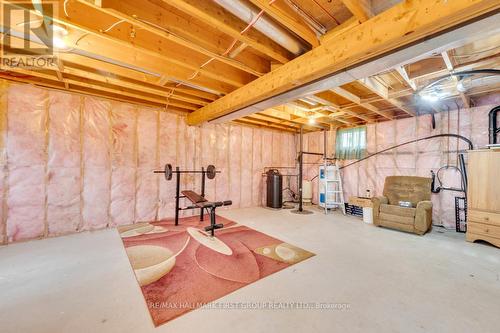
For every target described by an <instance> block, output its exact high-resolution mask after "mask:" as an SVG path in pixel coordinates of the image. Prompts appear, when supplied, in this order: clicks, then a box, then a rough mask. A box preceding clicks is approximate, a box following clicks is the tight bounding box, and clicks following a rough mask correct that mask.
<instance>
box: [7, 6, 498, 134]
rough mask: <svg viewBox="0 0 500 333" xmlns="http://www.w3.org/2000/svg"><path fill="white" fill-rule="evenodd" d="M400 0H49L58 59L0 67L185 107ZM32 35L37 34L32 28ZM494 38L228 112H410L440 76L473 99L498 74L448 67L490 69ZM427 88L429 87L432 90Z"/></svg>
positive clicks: (445, 94)
mask: <svg viewBox="0 0 500 333" xmlns="http://www.w3.org/2000/svg"><path fill="white" fill-rule="evenodd" d="M5 2H7V3H9V1H5ZM42 2H43V3H46V1H42ZM399 2H400V1H375V0H373V1H370V0H363V1H353V0H275V1H268V0H237V1H235V0H214V1H199V0H150V1H146V0H136V1H131V0H95V1H90V0H87V1H85V0H66V1H58V2H56V3H57V6H58V8H57V11H56V14H55V15H54V21H55V24H57V26H58V27H60V28H61V29H60V30H61V31H63V33H61V34H60V36H59V37H60V39H59V40H58V41H59V44H60V45H58V43H56V46H57V47H58V48H59V52H58V59H59V60H58V64H57V66H55V67H48V68H45V69H26V68H9V69H8V70H4V71H2V72H1V73H0V77H2V78H6V79H10V80H14V81H20V82H26V83H30V84H35V85H41V86H45V87H50V88H55V89H63V90H68V91H73V92H77V93H83V94H90V95H97V96H101V97H106V98H111V99H117V100H123V101H127V102H132V103H140V104H146V105H151V106H159V107H164V108H165V109H167V110H170V111H174V112H181V113H190V112H193V111H196V110H199V109H200V108H203V107H205V106H207V105H209V104H210V103H212V102H213V101H215V100H218V99H220V98H221V97H223V96H225V95H228V94H230V93H231V92H234V91H235V90H237V89H238V88H241V87H243V86H246V85H247V84H248V83H250V82H252V81H254V80H256V79H258V78H259V77H262V76H264V75H265V74H266V73H269V72H271V71H273V70H275V69H277V68H280V67H281V66H283V65H284V64H286V63H288V62H290V61H291V60H293V59H295V58H297V57H299V56H300V55H302V54H304V53H306V52H308V51H310V50H312V49H314V48H317V47H318V46H320V45H322V44H324V43H325V41H326V40H334V39H335V38H339V36H340V37H342V34H345V33H346V32H349V30H350V29H352V28H354V27H357V26H360V25H362V24H363V23H364V22H366V21H367V20H369V19H370V18H372V17H374V16H376V15H378V14H380V13H384V12H385V11H387V10H388V9H390V8H391V7H392V6H394V5H397V4H398V3H399ZM484 2H488V1H484ZM497 6H498V5H497ZM490 7H494V6H493V5H492V6H490ZM40 18H41V15H40V12H37V11H34V10H32V11H31V17H30V21H36V20H40ZM25 23H26V18H25V17H24V16H23V15H19V16H17V17H14V19H13V21H12V23H11V26H10V27H4V29H3V34H8V35H9V37H10V38H11V41H13V42H17V43H22V42H23V35H22V34H21V32H22V29H23V25H24V24H25ZM9 28H10V30H9ZM56 32H57V31H56ZM30 39H31V41H32V42H36V37H35V36H30ZM499 45H500V37H499V36H496V37H489V38H485V39H484V40H479V41H474V42H472V43H468V44H467V45H464V46H461V47H459V48H455V49H450V50H447V51H446V52H443V53H442V54H434V55H432V56H430V57H427V58H425V59H419V60H418V61H416V62H414V63H411V64H407V65H405V66H400V67H397V68H391V69H387V70H386V71H384V72H383V73H379V74H377V75H375V76H371V77H367V78H364V79H361V80H357V81H354V82H351V83H348V84H345V85H342V86H339V87H336V88H333V89H329V90H327V91H322V92H319V93H315V94H311V95H309V96H305V97H303V98H300V99H297V100H295V101H291V102H289V103H287V104H285V105H281V106H276V107H273V108H269V109H266V110H261V111H259V112H257V113H254V114H251V115H246V116H244V117H241V118H239V119H236V120H234V121H236V122H239V123H245V124H249V125H254V126H265V127H270V128H275V129H280V130H286V131H296V130H297V129H298V128H300V127H303V128H304V129H305V130H306V131H313V130H319V129H323V128H329V127H341V126H356V125H359V124H364V123H370V122H377V121H384V120H391V119H396V118H401V117H411V116H415V115H416V114H419V113H422V112H429V111H432V110H438V109H439V108H440V103H427V104H423V103H421V99H420V98H417V97H419V96H420V93H421V92H422V91H423V89H424V88H425V89H427V90H429V89H430V88H426V87H427V86H428V85H429V84H430V83H432V82H433V81H435V80H436V79H439V78H441V77H448V79H443V80H442V82H440V84H439V89H438V90H439V91H438V93H439V96H438V97H439V99H440V100H454V101H457V102H460V103H462V104H463V105H465V106H470V105H471V103H473V100H474V98H475V97H476V96H479V95H482V94H487V93H491V92H495V91H498V88H499V82H498V80H496V79H494V78H492V77H491V76H488V75H483V76H481V77H479V78H475V77H474V78H469V77H457V76H453V77H452V76H450V75H449V74H450V73H455V72H460V71H464V70H468V71H469V70H477V69H495V68H498V65H499V64H500V58H499ZM464 80H465V81H464ZM457 87H459V88H460V90H458V89H457ZM436 89H437V88H436V87H434V88H433V90H432V91H430V90H429V91H430V93H429V94H428V95H429V96H430V98H431V99H433V98H436V93H437V92H436V91H437V90H436ZM433 94H434V95H433ZM471 99H472V100H471Z"/></svg>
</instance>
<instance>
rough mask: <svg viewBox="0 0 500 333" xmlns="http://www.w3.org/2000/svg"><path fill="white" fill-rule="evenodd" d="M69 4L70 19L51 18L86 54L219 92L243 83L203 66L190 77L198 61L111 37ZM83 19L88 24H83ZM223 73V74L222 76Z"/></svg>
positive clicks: (75, 46)
mask: <svg viewBox="0 0 500 333" xmlns="http://www.w3.org/2000/svg"><path fill="white" fill-rule="evenodd" d="M58 3H59V5H60V6H61V8H60V11H61V12H62V11H63V9H62V6H63V4H62V2H58ZM76 4H77V3H76ZM71 8H73V12H72V13H73V15H74V16H73V17H74V18H73V20H72V21H71V20H70V19H61V17H59V18H54V21H55V22H57V23H58V24H62V25H63V26H65V27H66V28H67V30H68V31H69V32H70V35H71V40H72V42H71V43H70V46H71V47H72V48H73V49H78V50H81V51H84V52H86V53H87V54H88V55H92V54H95V52H99V57H100V58H107V59H112V60H114V61H116V62H119V63H124V64H128V65H130V66H134V67H138V68H142V69H144V70H148V71H150V72H154V73H158V74H160V75H165V76H168V77H171V78H174V79H175V80H178V81H181V82H182V81H189V82H190V83H192V84H193V85H197V86H200V87H205V88H207V89H209V90H212V91H214V92H218V93H228V92H230V91H232V90H234V89H235V87H236V86H241V85H243V84H245V83H246V80H245V81H241V82H239V83H238V82H237V80H239V79H241V78H236V81H234V79H235V78H231V75H228V76H226V75H221V74H220V73H210V72H208V71H207V70H203V69H202V70H199V75H197V76H194V77H193V78H192V79H190V78H191V77H192V76H193V73H194V72H196V71H197V69H198V67H197V66H198V65H197V64H196V65H195V64H192V65H190V64H189V62H187V63H184V62H183V60H180V59H178V58H176V57H174V56H166V55H164V54H161V53H158V52H156V51H153V50H150V49H145V48H143V47H139V46H136V45H135V44H133V43H131V42H130V41H125V40H121V39H119V38H116V37H113V36H111V35H110V34H109V33H103V32H101V31H99V29H100V27H97V26H96V23H92V22H93V21H92V16H90V17H89V16H88V15H81V14H78V16H76V15H77V13H80V12H81V11H78V10H77V9H78V8H76V5H75V3H73V6H70V7H69V11H71ZM20 14H21V15H20V16H19V17H16V19H17V20H18V21H19V22H24V17H23V16H22V13H20ZM74 21H79V23H74ZM80 21H81V22H80ZM82 22H85V24H88V25H90V26H91V27H87V26H86V25H83V24H82ZM12 23H13V24H14V26H12V27H11V28H13V29H19V27H18V26H15V24H16V23H17V21H14V20H13V22H12ZM101 25H102V23H101ZM96 56H97V55H96ZM225 76H226V78H225V79H223V77H225Z"/></svg>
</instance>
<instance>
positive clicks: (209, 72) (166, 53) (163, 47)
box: [58, 1, 255, 90]
mask: <svg viewBox="0 0 500 333" xmlns="http://www.w3.org/2000/svg"><path fill="white" fill-rule="evenodd" d="M61 6H63V4H62V3H61ZM59 10H60V11H61V12H62V11H63V8H59ZM67 11H68V14H69V17H67V18H64V16H63V17H60V18H59V19H58V20H59V21H60V22H61V23H62V24H65V25H69V24H71V26H73V27H74V28H76V29H78V30H79V31H83V32H85V33H87V34H89V36H88V37H84V39H82V40H81V41H80V42H79V44H83V43H84V42H85V39H87V38H89V37H90V38H92V39H96V38H98V39H99V41H102V40H104V41H106V42H109V43H114V44H117V45H120V47H125V48H127V49H131V50H133V51H135V52H138V53H140V54H141V55H142V57H144V56H149V57H153V59H155V58H159V59H161V60H162V61H166V62H168V63H170V67H172V66H175V67H178V68H184V69H186V70H187V73H188V74H187V75H182V76H175V77H176V78H177V79H178V80H181V81H182V80H188V78H189V77H191V76H192V75H193V73H194V72H199V75H198V76H197V77H196V78H195V79H192V80H193V82H195V81H196V79H197V78H198V77H205V78H207V79H211V80H213V81H220V82H223V83H225V84H229V85H231V86H233V88H231V89H230V90H233V89H234V88H236V87H241V86H243V85H245V84H246V83H248V82H250V81H251V80H253V79H254V78H255V76H254V75H250V74H248V73H246V72H244V71H241V70H240V69H236V68H234V67H231V66H226V65H225V64H223V63H220V62H218V61H215V62H211V63H210V64H209V65H207V66H205V67H203V68H200V66H201V65H202V64H203V63H204V62H206V61H207V57H206V55H203V54H202V53H198V52H192V51H191V50H190V49H189V48H187V47H184V46H185V45H183V46H180V45H178V44H177V43H171V42H170V40H171V38H174V37H171V38H169V37H170V36H172V35H169V34H166V33H163V34H162V35H161V36H159V35H158V34H152V33H150V32H151V31H152V30H153V28H150V27H148V26H147V25H146V24H144V23H142V24H141V22H140V21H137V20H136V21H137V22H136V24H140V25H139V26H137V29H136V30H135V32H134V33H133V34H132V36H133V37H131V33H130V31H129V30H130V29H131V27H132V25H130V22H128V21H127V20H126V19H124V18H117V17H116V15H112V14H109V13H108V12H106V11H103V10H102V9H101V8H100V7H96V6H92V7H89V5H88V3H87V2H85V1H73V2H72V3H71V5H69V6H67ZM121 20H123V22H122V23H120V24H121V25H122V26H121V28H122V29H120V26H116V27H114V28H113V29H109V28H110V27H111V26H112V24H114V23H116V22H121ZM134 29H135V28H134ZM94 37H95V38H94ZM77 47H78V46H77ZM99 53H101V51H100V52H99ZM153 59H152V61H155V60H153ZM171 76H172V75H171Z"/></svg>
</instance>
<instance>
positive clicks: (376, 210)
mask: <svg viewBox="0 0 500 333" xmlns="http://www.w3.org/2000/svg"><path fill="white" fill-rule="evenodd" d="M372 203H373V224H375V225H379V222H378V221H379V215H380V205H382V204H388V203H389V199H387V198H386V197H373V198H372Z"/></svg>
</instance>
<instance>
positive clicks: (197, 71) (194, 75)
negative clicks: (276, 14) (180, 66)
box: [165, 0, 276, 108]
mask: <svg viewBox="0 0 500 333" xmlns="http://www.w3.org/2000/svg"><path fill="white" fill-rule="evenodd" d="M275 1H276V0H270V1H269V3H268V4H269V5H272V4H273V3H274V2H275ZM264 12H265V10H264V9H262V10H261V11H260V12H259V13H258V14H257V15H255V17H254V18H253V19H252V20H251V21H250V23H248V25H247V26H246V27H245V28H244V29H243V30H241V31H240V35H243V34H245V33H246V32H247V31H248V30H249V29H250V28H251V27H252V26H254V25H255V23H257V21H258V20H259V19H260V18H261V17H262V15H264ZM236 43H238V38H234V39H233V41H232V42H231V44H230V45H229V47H228V48H227V49H226V50H225V51H224V53H222V56H226V55H227V54H229V53H230V52H231V50H232V49H233V48H234V47H235V45H236ZM215 59H216V58H214V57H212V58H210V59H208V60H207V61H205V62H204V63H203V64H201V66H200V67H199V68H198V69H197V70H196V71H195V72H194V73H193V74H192V75H191V76H190V77H189V78H188V79H187V81H191V80H193V79H194V78H195V77H196V76H198V74H199V73H200V71H201V70H202V69H203V68H204V67H205V66H207V65H208V64H210V63H211V62H212V61H214V60H215ZM181 85H182V82H178V83H177V84H176V85H175V86H174V87H172V89H171V91H170V93H169V94H168V95H167V103H166V105H165V108H168V106H169V104H170V98H171V97H172V95H173V94H174V92H175V89H177V88H178V87H180V86H181Z"/></svg>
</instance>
